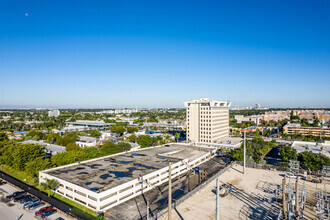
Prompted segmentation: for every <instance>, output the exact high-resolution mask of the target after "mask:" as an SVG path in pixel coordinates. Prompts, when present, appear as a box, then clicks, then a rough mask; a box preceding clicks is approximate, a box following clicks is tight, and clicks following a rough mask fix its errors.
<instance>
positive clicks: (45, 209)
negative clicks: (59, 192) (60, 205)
mask: <svg viewBox="0 0 330 220" xmlns="http://www.w3.org/2000/svg"><path fill="white" fill-rule="evenodd" d="M53 208H54V207H53V206H46V207H43V208H41V209H39V210H38V211H36V213H35V215H36V216H38V215H41V214H42V213H44V212H46V211H49V210H52V209H53Z"/></svg>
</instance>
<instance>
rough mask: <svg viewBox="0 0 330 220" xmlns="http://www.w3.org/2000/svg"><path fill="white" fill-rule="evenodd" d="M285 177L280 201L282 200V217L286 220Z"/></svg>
mask: <svg viewBox="0 0 330 220" xmlns="http://www.w3.org/2000/svg"><path fill="white" fill-rule="evenodd" d="M285 185H286V176H284V179H283V184H282V199H283V216H284V218H286V216H287V215H286V213H287V207H286V195H285Z"/></svg>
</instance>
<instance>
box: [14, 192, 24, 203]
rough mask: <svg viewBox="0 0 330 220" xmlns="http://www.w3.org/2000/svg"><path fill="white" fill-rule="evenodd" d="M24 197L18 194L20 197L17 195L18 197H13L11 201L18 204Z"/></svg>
mask: <svg viewBox="0 0 330 220" xmlns="http://www.w3.org/2000/svg"><path fill="white" fill-rule="evenodd" d="M25 196H26V195H25V194H20V195H18V196H15V197H14V198H13V200H14V202H18V201H20V200H21V199H22V198H24V197H25Z"/></svg>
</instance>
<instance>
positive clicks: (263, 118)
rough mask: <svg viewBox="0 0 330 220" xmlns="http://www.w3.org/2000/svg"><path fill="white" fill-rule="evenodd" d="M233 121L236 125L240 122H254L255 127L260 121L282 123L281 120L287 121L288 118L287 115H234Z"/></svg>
mask: <svg viewBox="0 0 330 220" xmlns="http://www.w3.org/2000/svg"><path fill="white" fill-rule="evenodd" d="M235 119H236V120H237V123H242V122H254V123H255V124H256V125H259V124H260V122H261V121H266V122H269V121H276V122H277V121H283V120H289V119H290V117H289V116H287V115H276V114H274V115H270V114H264V115H251V116H243V115H235Z"/></svg>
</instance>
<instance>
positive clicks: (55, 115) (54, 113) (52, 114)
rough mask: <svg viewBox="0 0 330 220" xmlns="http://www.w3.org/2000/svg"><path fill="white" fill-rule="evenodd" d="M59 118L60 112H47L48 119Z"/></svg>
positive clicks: (55, 110)
mask: <svg viewBox="0 0 330 220" xmlns="http://www.w3.org/2000/svg"><path fill="white" fill-rule="evenodd" d="M58 116H60V111H59V110H57V109H54V110H49V111H48V117H58Z"/></svg>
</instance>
